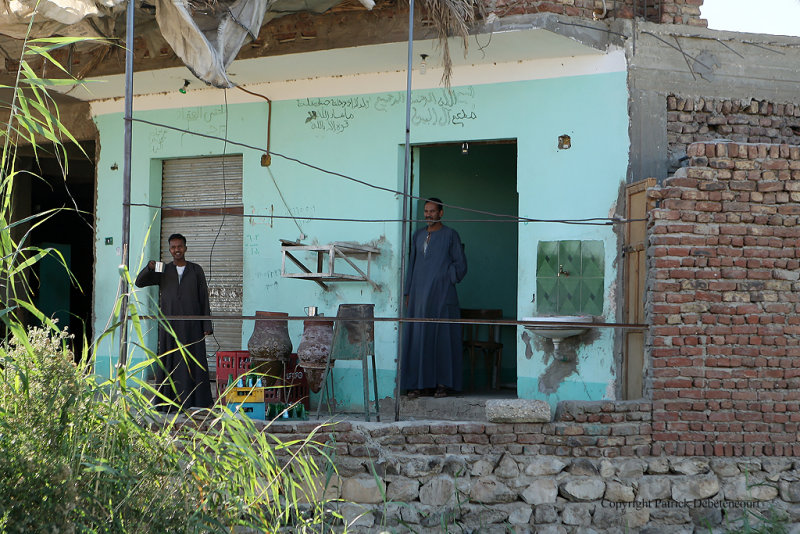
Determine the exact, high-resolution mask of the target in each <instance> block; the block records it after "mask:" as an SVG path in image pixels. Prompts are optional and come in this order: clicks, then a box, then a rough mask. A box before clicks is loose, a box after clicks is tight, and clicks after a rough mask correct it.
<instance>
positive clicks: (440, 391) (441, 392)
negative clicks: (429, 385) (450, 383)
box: [433, 386, 447, 399]
mask: <svg viewBox="0 0 800 534" xmlns="http://www.w3.org/2000/svg"><path fill="white" fill-rule="evenodd" d="M433 396H434V397H436V398H437V399H441V398H442V397H446V396H447V388H446V387H444V386H439V387H438V388H436V393H434V394H433Z"/></svg>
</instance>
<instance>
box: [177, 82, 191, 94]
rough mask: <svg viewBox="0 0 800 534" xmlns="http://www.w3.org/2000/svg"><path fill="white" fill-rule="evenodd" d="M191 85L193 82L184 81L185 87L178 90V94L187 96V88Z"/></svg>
mask: <svg viewBox="0 0 800 534" xmlns="http://www.w3.org/2000/svg"><path fill="white" fill-rule="evenodd" d="M190 83H192V82H190V81H189V80H183V87H181V88H180V89H178V92H179V93H181V94H184V95H185V94H186V88H187V87H189V84H190Z"/></svg>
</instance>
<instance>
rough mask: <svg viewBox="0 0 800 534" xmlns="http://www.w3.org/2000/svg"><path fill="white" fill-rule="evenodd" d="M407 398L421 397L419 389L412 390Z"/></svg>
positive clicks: (407, 394)
mask: <svg viewBox="0 0 800 534" xmlns="http://www.w3.org/2000/svg"><path fill="white" fill-rule="evenodd" d="M406 397H408V398H409V399H416V398H418V397H419V390H418V389H412V390H411V391H409V392H408V393H406Z"/></svg>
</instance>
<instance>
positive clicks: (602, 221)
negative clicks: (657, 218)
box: [128, 202, 648, 226]
mask: <svg viewBox="0 0 800 534" xmlns="http://www.w3.org/2000/svg"><path fill="white" fill-rule="evenodd" d="M128 205H129V206H131V207H139V208H151V209H159V210H161V209H167V210H180V211H183V212H192V211H195V212H201V211H202V212H204V214H206V215H208V214H209V213H208V210H207V209H202V208H195V209H191V208H189V209H187V208H176V207H174V206H163V205H158V204H148V203H145V202H131V203H130V204H128ZM227 215H229V216H231V217H241V218H243V219H299V220H302V221H330V222H358V223H402V222H411V223H425V222H427V221H426V220H425V219H354V218H349V217H306V216H295V215H291V214H290V215H267V214H256V213H242V214H235V213H228V214H227ZM647 220H648V219H646V218H641V219H614V218H605V217H594V218H588V219H531V218H518V219H446V218H443V219H442V221H443V222H447V223H515V224H517V223H519V222H525V223H559V224H576V225H589V226H608V225H612V224H628V223H632V222H645V221H647Z"/></svg>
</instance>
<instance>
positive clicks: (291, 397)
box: [217, 350, 311, 410]
mask: <svg viewBox="0 0 800 534" xmlns="http://www.w3.org/2000/svg"><path fill="white" fill-rule="evenodd" d="M249 370H250V353H249V352H247V351H246V350H231V351H219V352H217V397H222V392H223V391H225V388H226V387H227V386H228V378H229V377H230V376H233V378H234V379H236V378H238V377H239V376H240V375H242V374H244V373H246V372H247V371H249ZM277 385H278V386H282V387H274V388H268V389H267V390H266V392H265V394H264V399H265V402H266V403H267V404H270V403H273V402H285V399H286V400H288V402H289V404H294V403H295V402H302V403H303V405H304V406H305V407H306V410H309V409H310V408H311V404H310V402H309V398H308V380H307V379H306V373H305V372H304V370H303V368H302V367H300V366H299V365H298V364H297V354H291V355H290V356H289V363H288V364H287V365H286V372H285V373H284V375H283V382H282V383H279V384H277ZM287 393H288V399H287Z"/></svg>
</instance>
